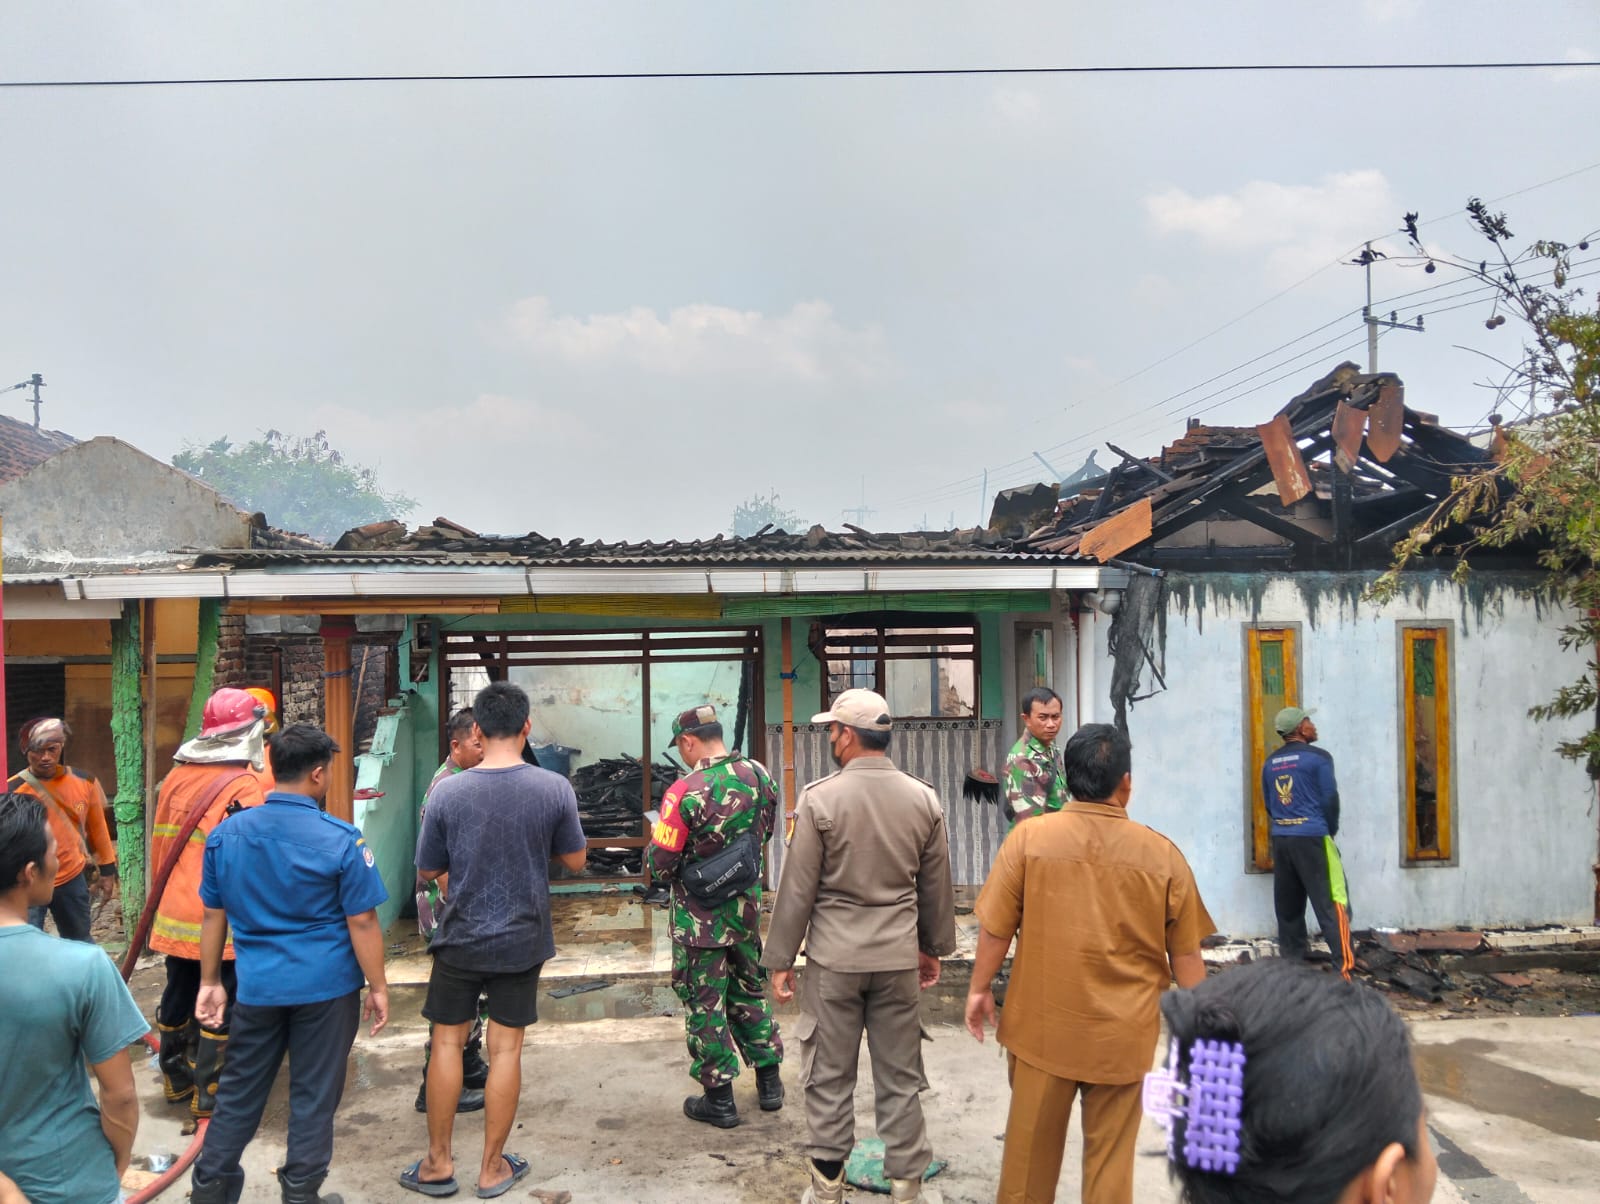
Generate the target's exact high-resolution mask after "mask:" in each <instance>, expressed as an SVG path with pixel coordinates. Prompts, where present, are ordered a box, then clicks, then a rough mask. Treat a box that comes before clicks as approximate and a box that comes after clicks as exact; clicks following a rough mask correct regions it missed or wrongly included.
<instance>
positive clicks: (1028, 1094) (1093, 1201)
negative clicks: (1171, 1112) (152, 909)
mask: <svg viewBox="0 0 1600 1204" xmlns="http://www.w3.org/2000/svg"><path fill="white" fill-rule="evenodd" d="M1008 1061H1009V1063H1010V1074H1011V1113H1010V1115H1009V1116H1008V1117H1007V1118H1006V1148H1005V1155H1004V1157H1003V1158H1002V1160H1001V1162H1000V1191H999V1194H998V1195H997V1196H996V1197H995V1199H996V1202H997V1204H1051V1201H1053V1200H1054V1199H1055V1198H1056V1181H1057V1180H1058V1179H1060V1178H1061V1158H1062V1155H1063V1154H1064V1153H1065V1152H1066V1146H1067V1122H1068V1121H1069V1120H1070V1119H1071V1118H1072V1101H1073V1099H1074V1098H1076V1097H1078V1096H1080V1095H1081V1096H1082V1098H1083V1118H1082V1124H1083V1197H1082V1198H1083V1204H1133V1155H1134V1147H1135V1145H1136V1143H1137V1141H1138V1137H1139V1110H1140V1102H1141V1096H1142V1095H1143V1089H1144V1084H1143V1082H1142V1081H1141V1082H1133V1083H1114V1084H1112V1083H1076V1082H1073V1081H1072V1080H1071V1079H1058V1078H1057V1077H1056V1076H1055V1075H1053V1074H1049V1073H1047V1072H1045V1071H1043V1070H1040V1069H1038V1068H1037V1067H1035V1066H1030V1065H1029V1064H1028V1063H1026V1062H1024V1061H1022V1060H1021V1059H1020V1058H1018V1057H1017V1056H1016V1055H1015V1054H1013V1055H1010V1056H1009V1058H1008Z"/></svg>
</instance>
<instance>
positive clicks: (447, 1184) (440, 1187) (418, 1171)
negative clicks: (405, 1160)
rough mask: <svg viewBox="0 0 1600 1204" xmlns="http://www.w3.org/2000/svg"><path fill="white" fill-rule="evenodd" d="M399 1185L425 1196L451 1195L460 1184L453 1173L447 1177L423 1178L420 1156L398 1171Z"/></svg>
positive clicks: (459, 1187) (458, 1188)
mask: <svg viewBox="0 0 1600 1204" xmlns="http://www.w3.org/2000/svg"><path fill="white" fill-rule="evenodd" d="M400 1186H401V1187H403V1188H405V1189H406V1190H407V1191H415V1192H421V1193H422V1194H423V1195H425V1196H453V1195H455V1194H456V1192H458V1191H460V1190H461V1185H460V1184H459V1183H457V1182H456V1177H455V1176H454V1175H451V1176H450V1177H449V1178H448V1179H424V1178H423V1177H422V1159H420V1158H418V1159H417V1160H416V1161H415V1162H413V1163H412V1164H411V1165H410V1166H408V1167H406V1169H405V1170H403V1171H401V1172H400Z"/></svg>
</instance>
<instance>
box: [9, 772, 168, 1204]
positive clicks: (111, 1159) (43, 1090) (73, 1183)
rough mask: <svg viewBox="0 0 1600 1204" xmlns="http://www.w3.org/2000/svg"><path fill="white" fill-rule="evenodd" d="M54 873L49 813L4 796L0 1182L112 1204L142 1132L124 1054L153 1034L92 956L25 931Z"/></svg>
mask: <svg viewBox="0 0 1600 1204" xmlns="http://www.w3.org/2000/svg"><path fill="white" fill-rule="evenodd" d="M58 867H59V861H58V859H57V856H56V838H55V833H54V831H53V830H52V828H51V825H50V822H49V820H48V819H47V818H46V815H45V809H44V804H43V803H41V802H40V801H39V800H38V799H37V798H35V797H34V796H33V795H31V794H0V1017H4V1021H3V1023H0V1066H4V1067H5V1074H6V1086H5V1090H4V1091H0V1178H4V1177H9V1178H10V1179H12V1180H13V1181H15V1183H16V1185H17V1187H18V1188H19V1189H20V1190H21V1191H22V1193H23V1195H24V1196H25V1197H26V1198H27V1199H28V1200H30V1201H32V1204H115V1202H116V1200H117V1198H118V1195H119V1188H118V1183H119V1181H120V1179H121V1178H122V1172H123V1171H125V1170H127V1169H128V1159H129V1158H130V1157H131V1156H132V1153H133V1135H134V1133H135V1132H136V1131H137V1129H138V1127H139V1098H138V1095H137V1093H136V1092H135V1090H134V1085H133V1063H132V1060H131V1059H130V1058H129V1056H128V1046H130V1045H132V1044H133V1043H134V1042H135V1041H137V1040H139V1038H140V1037H142V1036H144V1035H145V1033H147V1032H149V1031H150V1026H149V1025H148V1024H146V1023H145V1019H144V1017H143V1016H142V1015H140V1013H139V1009H138V1007H137V1006H136V1005H135V1004H134V1002H133V997H132V996H131V995H129V994H128V988H127V987H126V986H125V985H124V984H123V982H122V979H121V978H120V977H119V976H118V975H117V970H116V967H115V966H113V965H112V964H111V962H110V960H109V959H108V958H107V957H106V955H105V954H104V953H102V952H101V951H100V949H99V947H98V946H96V945H91V944H84V943H82V942H79V941H64V940H61V939H59V938H57V937H53V936H46V935H45V934H44V933H42V932H40V931H39V930H38V929H37V928H35V927H33V926H32V925H31V924H29V923H28V908H29V907H38V906H40V905H42V904H45V903H48V902H49V901H50V896H51V895H52V894H53V893H54V891H55V881H56V872H57V869H58ZM86 1062H87V1063H88V1065H89V1070H90V1071H92V1072H93V1073H94V1077H95V1081H96V1082H97V1083H99V1085H100V1105H99V1107H96V1106H95V1100H94V1092H93V1091H91V1090H90V1088H89V1075H88V1073H86V1072H85V1070H84V1063H86ZM3 1195H4V1193H3V1192H0V1196H3Z"/></svg>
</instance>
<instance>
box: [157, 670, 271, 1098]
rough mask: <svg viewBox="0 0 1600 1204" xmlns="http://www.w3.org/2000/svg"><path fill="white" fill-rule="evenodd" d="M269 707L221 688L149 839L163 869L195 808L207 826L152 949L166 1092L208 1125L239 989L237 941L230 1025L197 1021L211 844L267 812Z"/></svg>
mask: <svg viewBox="0 0 1600 1204" xmlns="http://www.w3.org/2000/svg"><path fill="white" fill-rule="evenodd" d="M265 727H266V717H265V714H264V709H263V708H262V706H261V705H260V704H259V703H258V702H257V701H256V699H255V698H253V697H252V696H251V695H250V694H248V693H246V692H245V691H243V690H234V689H226V688H224V689H221V690H218V691H217V692H216V693H214V694H212V695H211V697H210V698H208V699H207V700H206V705H205V710H204V711H203V713H202V715H201V719H200V734H199V735H198V736H196V737H195V738H194V739H193V740H190V741H188V742H186V743H185V744H183V745H181V746H180V747H179V749H178V751H177V753H176V754H175V755H174V756H173V761H174V764H173V767H172V772H171V773H169V774H167V776H166V779H165V780H164V781H163V782H162V783H161V791H160V793H159V794H158V795H157V798H156V814H155V821H154V826H153V827H152V828H151V833H150V864H151V865H152V866H156V867H160V866H163V865H165V864H166V862H167V858H168V857H169V856H171V855H172V850H173V848H174V846H175V844H176V842H177V839H178V837H179V836H180V835H181V834H182V832H183V829H184V827H185V826H186V825H187V824H188V821H189V819H190V818H191V817H193V816H194V814H195V812H196V810H199V811H200V816H199V819H198V822H197V823H196V824H195V825H194V826H193V830H192V833H191V835H190V836H189V837H188V838H187V840H185V842H184V845H183V851H182V852H181V853H179V855H178V860H177V861H176V862H175V863H174V865H173V867H172V874H171V876H170V877H169V878H168V879H167V884H166V889H165V890H164V891H163V892H162V894H161V898H160V900H159V901H158V902H157V904H156V913H155V918H154V920H153V922H152V923H151V925H150V947H151V948H152V949H154V950H155V951H156V952H157V953H164V954H166V956H167V966H166V969H167V985H166V988H165V989H164V990H163V991H162V992H161V1002H160V1004H159V1005H158V1006H157V1008H156V1028H157V1030H159V1032H160V1034H161V1046H160V1050H159V1051H158V1053H157V1060H158V1062H159V1063H160V1066H161V1086H162V1090H163V1091H164V1092H165V1094H166V1097H167V1099H169V1100H171V1101H173V1102H174V1103H176V1102H179V1101H181V1100H185V1099H187V1100H188V1101H189V1110H190V1112H192V1113H193V1114H194V1116H195V1118H196V1119H199V1118H201V1117H209V1116H210V1115H211V1109H212V1107H213V1106H214V1105H215V1103H216V1097H217V1082H218V1080H219V1078H220V1077H221V1074H222V1062H223V1056H224V1053H225V1051H226V1049H227V1044H228V1021H229V1019H230V1018H231V1016H232V1012H233V1001H234V997H235V995H236V993H237V990H238V981H237V979H236V977H235V975H234V966H233V961H234V951H233V942H232V941H231V940H230V941H228V942H227V943H226V944H224V945H223V948H222V965H221V967H220V970H219V973H220V979H221V982H222V988H223V990H224V991H226V992H227V1005H226V1006H225V1007H224V1008H223V1012H222V1024H221V1025H220V1026H219V1027H217V1028H208V1027H206V1026H205V1025H202V1024H201V1023H200V1022H199V1020H197V1019H196V1018H195V1000H196V998H197V997H198V996H199V994H200V929H201V922H202V921H203V920H204V918H205V905H204V904H202V903H201V902H200V874H201V867H202V863H203V862H204V860H205V850H206V839H207V838H208V837H209V836H210V835H211V833H212V832H213V831H214V830H215V829H216V827H217V825H218V824H220V823H221V822H222V821H223V820H224V819H225V818H226V817H227V816H230V815H233V814H236V813H237V812H239V811H242V810H244V809H245V808H246V807H254V806H258V805H259V804H260V803H261V800H262V798H263V797H264V796H263V794H262V791H261V781H260V779H259V778H258V777H257V776H256V773H255V772H252V768H253V767H254V768H255V769H256V770H258V771H259V769H260V768H262V767H263V766H264V760H263V759H264V757H265V755H266V750H265V747H264V746H263V744H262V735H263V733H264V730H265Z"/></svg>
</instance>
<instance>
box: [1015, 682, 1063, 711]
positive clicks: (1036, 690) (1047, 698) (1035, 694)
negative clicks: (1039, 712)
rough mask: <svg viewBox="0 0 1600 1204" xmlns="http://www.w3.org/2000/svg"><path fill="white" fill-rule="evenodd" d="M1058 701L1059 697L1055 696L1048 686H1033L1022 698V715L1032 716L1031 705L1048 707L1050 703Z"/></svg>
mask: <svg viewBox="0 0 1600 1204" xmlns="http://www.w3.org/2000/svg"><path fill="white" fill-rule="evenodd" d="M1060 701H1061V695H1059V694H1057V693H1056V692H1055V691H1054V690H1052V689H1051V688H1050V687H1049V686H1034V687H1033V689H1031V690H1029V691H1028V692H1027V693H1026V694H1024V695H1023V696H1022V713H1023V714H1024V715H1031V714H1033V704H1034V703H1036V702H1037V703H1038V704H1039V705H1040V706H1048V705H1050V704H1051V703H1052V702H1060Z"/></svg>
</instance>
